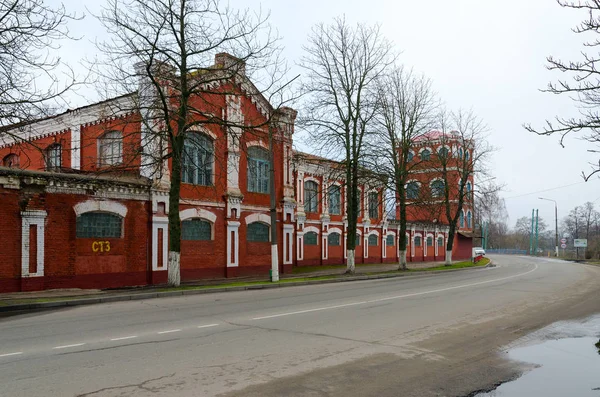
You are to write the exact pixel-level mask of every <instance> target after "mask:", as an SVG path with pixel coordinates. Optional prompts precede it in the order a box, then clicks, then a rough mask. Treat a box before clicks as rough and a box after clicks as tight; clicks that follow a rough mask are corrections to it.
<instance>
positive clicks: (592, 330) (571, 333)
mask: <svg viewBox="0 0 600 397" xmlns="http://www.w3.org/2000/svg"><path fill="white" fill-rule="evenodd" d="M556 338H559V339H556ZM599 338H600V316H597V317H593V318H590V319H588V320H585V321H583V322H581V323H569V322H560V323H556V324H553V325H551V326H549V327H547V328H544V329H541V330H539V331H537V332H535V333H533V334H532V335H529V336H528V337H527V338H526V339H525V340H521V342H520V343H521V344H522V343H524V342H525V343H531V342H532V341H535V340H537V341H544V340H545V342H541V343H537V344H530V345H528V346H524V347H518V348H514V349H511V350H510V351H509V352H508V358H509V359H512V360H516V361H520V362H525V363H530V364H534V365H535V366H536V368H534V369H533V370H531V371H529V372H526V373H525V374H523V376H521V377H520V378H518V379H517V380H515V381H512V382H508V383H504V384H502V385H500V386H499V387H498V388H497V389H496V390H494V391H492V392H490V393H483V394H477V396H476V397H517V396H518V397H521V396H544V397H564V396H577V397H588V396H589V397H600V340H599ZM549 339H551V340H549ZM517 343H519V342H517Z"/></svg>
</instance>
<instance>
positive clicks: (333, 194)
mask: <svg viewBox="0 0 600 397" xmlns="http://www.w3.org/2000/svg"><path fill="white" fill-rule="evenodd" d="M328 195H329V213H330V214H333V215H340V214H341V213H342V195H341V193H340V187H339V186H337V185H332V186H330V187H329V192H328Z"/></svg>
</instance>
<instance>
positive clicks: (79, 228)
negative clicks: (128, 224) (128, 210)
mask: <svg viewBox="0 0 600 397" xmlns="http://www.w3.org/2000/svg"><path fill="white" fill-rule="evenodd" d="M99 215H102V216H105V217H108V218H107V219H111V220H112V221H115V222H117V221H118V223H119V226H118V233H113V234H111V233H104V232H100V233H89V232H87V231H85V230H84V228H85V227H90V226H89V225H83V222H84V220H85V219H87V218H90V217H96V218H98V216H99ZM89 221H90V220H87V222H89ZM123 221H124V218H123V217H122V216H121V215H119V214H116V213H114V212H108V211H87V212H84V213H82V214H79V215H77V218H76V221H75V237H76V238H81V239H83V238H105V239H122V238H123V236H124V231H125V230H124V229H125V228H124V227H123V226H124V225H123ZM94 226H98V225H94ZM114 226H115V225H105V226H104V227H105V228H106V227H108V228H111V227H114ZM99 227H102V226H99Z"/></svg>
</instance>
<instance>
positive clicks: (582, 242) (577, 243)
mask: <svg viewBox="0 0 600 397" xmlns="http://www.w3.org/2000/svg"><path fill="white" fill-rule="evenodd" d="M573 246H574V247H575V248H587V239H586V238H576V239H575V240H573Z"/></svg>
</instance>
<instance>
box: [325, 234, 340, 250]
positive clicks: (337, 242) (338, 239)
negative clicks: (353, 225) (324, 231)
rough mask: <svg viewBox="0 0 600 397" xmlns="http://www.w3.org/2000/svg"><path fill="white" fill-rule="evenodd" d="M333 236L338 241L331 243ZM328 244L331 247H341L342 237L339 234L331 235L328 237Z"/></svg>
mask: <svg viewBox="0 0 600 397" xmlns="http://www.w3.org/2000/svg"><path fill="white" fill-rule="evenodd" d="M333 236H336V237H337V241H331V240H332V237H333ZM327 244H328V245H330V246H331V247H340V246H341V245H342V235H341V234H340V233H338V232H331V233H329V235H328V236H327Z"/></svg>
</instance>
